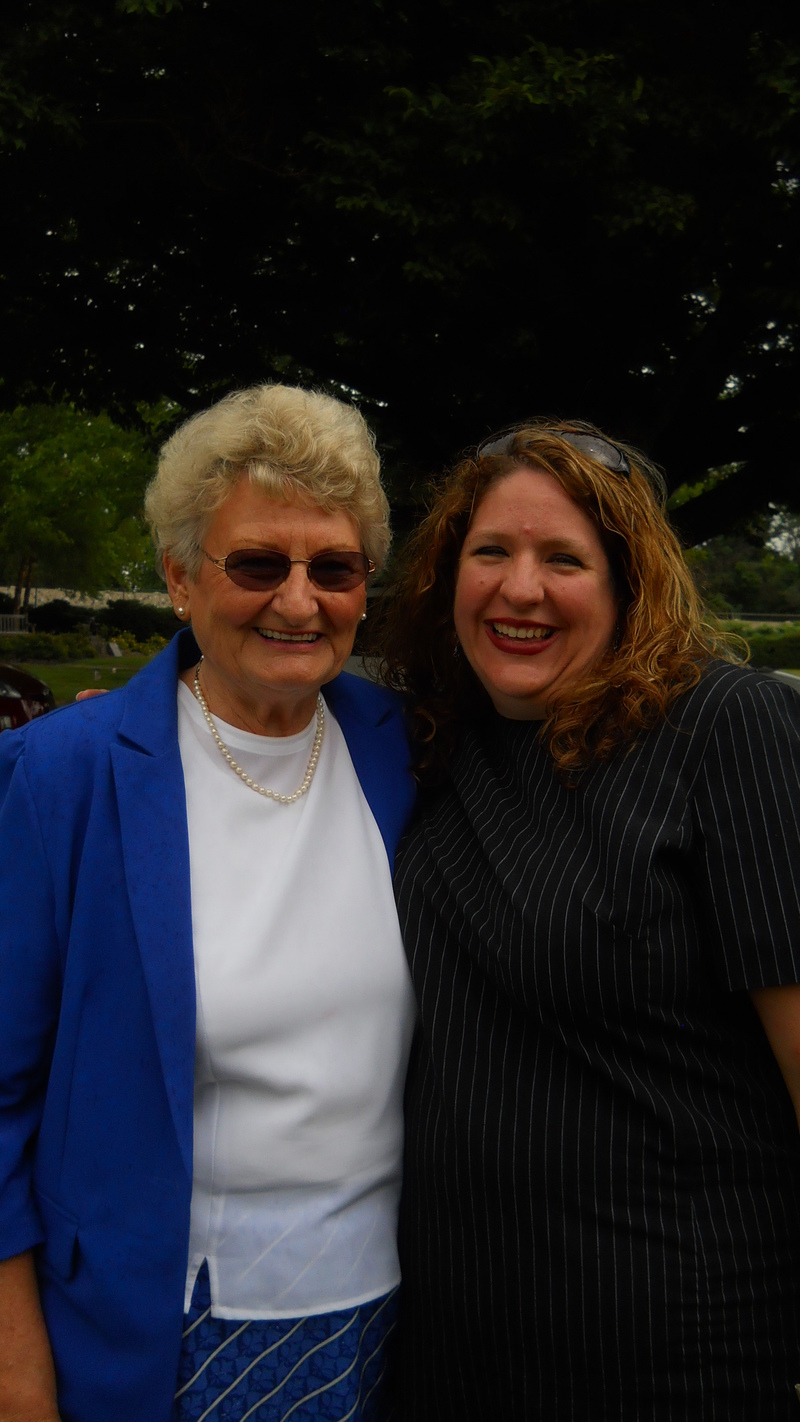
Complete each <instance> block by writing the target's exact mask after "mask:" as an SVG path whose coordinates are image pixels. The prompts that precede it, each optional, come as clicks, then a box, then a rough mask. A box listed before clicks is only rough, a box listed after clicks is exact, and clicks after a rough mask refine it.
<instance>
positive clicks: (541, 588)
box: [454, 469, 617, 720]
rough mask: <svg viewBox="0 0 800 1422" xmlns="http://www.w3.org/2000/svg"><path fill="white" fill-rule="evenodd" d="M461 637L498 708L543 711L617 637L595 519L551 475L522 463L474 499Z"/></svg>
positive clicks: (461, 585)
mask: <svg viewBox="0 0 800 1422" xmlns="http://www.w3.org/2000/svg"><path fill="white" fill-rule="evenodd" d="M454 618H455V626H456V632H457V634H458V639H459V642H460V643H461V647H462V649H463V651H464V654H465V656H466V657H467V659H468V661H469V663H470V665H471V667H472V669H473V671H474V672H475V674H476V676H477V677H478V678H479V680H480V681H481V682H482V683H483V685H484V687H485V688H486V690H487V691H488V693H489V695H490V697H491V698H492V701H493V703H494V705H495V708H496V709H497V710H498V711H499V712H500V714H501V715H502V716H507V717H509V718H511V719H512V720H538V719H542V718H543V717H544V716H545V714H546V710H547V702H548V700H549V698H550V697H551V696H552V695H553V694H554V693H555V692H560V691H562V690H564V688H566V687H569V686H570V685H571V684H573V683H575V682H577V681H578V680H579V679H580V678H581V677H582V676H583V675H584V674H585V673H586V672H587V671H588V670H589V669H590V668H591V667H592V666H593V665H594V663H596V662H597V661H598V660H599V659H600V658H601V657H602V655H603V653H604V652H605V651H606V650H607V648H608V647H609V645H610V643H611V641H612V638H613V636H614V629H615V626H616V621H617V600H616V596H615V593H614V586H613V580H612V577H611V569H610V567H609V562H608V558H607V557H606V553H605V550H604V548H603V545H602V543H601V541H600V537H599V535H598V532H597V529H596V528H595V526H594V524H593V523H592V521H591V519H590V518H589V517H588V516H587V515H586V514H585V513H584V512H583V510H582V509H580V508H579V507H578V505H577V504H575V503H574V502H573V501H572V499H571V498H570V497H569V495H568V494H566V493H565V491H564V490H563V489H562V487H561V485H560V484H559V483H558V481H557V480H556V479H554V478H553V476H552V475H551V474H545V473H544V471H543V470H538V469H536V470H534V469H518V470H516V471H515V472H514V473H513V474H508V475H506V477H505V478H503V479H501V480H500V482H499V483H497V484H494V485H493V486H492V487H491V488H490V489H489V492H488V493H487V494H486V496H485V498H484V499H483V500H482V502H481V503H480V504H479V505H478V509H477V512H476V513H475V516H474V518H473V520H472V523H471V525H470V529H469V532H468V533H467V537H466V539H465V541H464V547H463V549H462V551H461V558H460V560H459V566H458V580H457V583H456V595H455V607H454Z"/></svg>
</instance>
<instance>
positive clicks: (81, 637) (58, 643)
mask: <svg viewBox="0 0 800 1422" xmlns="http://www.w3.org/2000/svg"><path fill="white" fill-rule="evenodd" d="M96 655H97V653H96V652H95V649H94V647H93V646H92V643H91V640H90V638H89V637H88V636H87V635H86V633H84V632H62V633H61V634H60V635H59V634H56V633H52V632H27V633H25V632H22V633H19V634H17V633H14V635H13V636H10V637H0V659H1V660H3V661H7V662H77V661H83V659H84V658H85V657H94V656H96Z"/></svg>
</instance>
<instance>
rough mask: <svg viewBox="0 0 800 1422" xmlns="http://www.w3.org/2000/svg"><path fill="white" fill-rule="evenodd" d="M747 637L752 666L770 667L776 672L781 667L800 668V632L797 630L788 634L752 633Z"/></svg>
mask: <svg viewBox="0 0 800 1422" xmlns="http://www.w3.org/2000/svg"><path fill="white" fill-rule="evenodd" d="M746 635H747V642H748V644H749V647H750V665H751V666H753V667H769V668H770V669H772V670H774V671H777V670H779V669H780V668H781V667H800V631H798V630H797V629H796V628H794V627H793V628H791V630H790V631H787V632H750V633H749V634H746Z"/></svg>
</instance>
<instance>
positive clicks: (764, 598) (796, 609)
mask: <svg viewBox="0 0 800 1422" xmlns="http://www.w3.org/2000/svg"><path fill="white" fill-rule="evenodd" d="M798 526H800V521H799V520H798V519H797V518H796V517H792V516H791V515H789V514H787V513H786V511H785V510H773V511H771V512H769V513H767V514H762V515H756V516H753V517H751V518H749V519H747V520H746V521H744V522H743V523H740V524H739V525H738V526H736V527H735V528H733V529H732V530H730V531H729V532H728V533H725V534H719V535H717V537H716V538H711V539H709V540H708V541H707V542H706V543H704V544H702V545H700V546H699V547H696V548H692V549H690V550H689V552H688V555H687V557H688V561H689V564H690V566H691V567H692V569H693V571H694V574H695V578H696V579H697V582H698V585H699V587H700V589H701V591H702V593H703V595H704V597H705V599H706V601H707V602H708V604H709V606H710V607H711V608H712V609H713V610H714V611H716V612H718V613H721V614H722V615H724V616H729V615H731V614H733V615H735V614H737V613H743V612H747V613H754V612H764V613H780V614H783V615H784V616H785V615H790V616H797V617H800V562H798V561H797V559H796V558H795V557H794V556H793V553H794V551H795V550H796V544H794V546H793V542H792V541H793V540H794V539H795V538H796V536H797V532H798Z"/></svg>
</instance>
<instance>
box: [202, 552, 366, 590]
mask: <svg viewBox="0 0 800 1422" xmlns="http://www.w3.org/2000/svg"><path fill="white" fill-rule="evenodd" d="M200 551H201V552H202V553H203V554H204V555H205V557H206V558H207V559H208V561H209V563H213V564H214V567H215V568H221V569H222V571H223V573H225V574H226V575H227V577H229V578H230V580H231V582H232V583H235V584H236V586H237V588H246V589H247V591H248V592H272V591H273V589H275V588H279V587H280V585H281V583H285V582H286V579H287V578H288V576H289V573H290V572H291V570H292V564H293V563H305V565H306V571H307V573H308V576H309V578H310V579H311V582H312V583H313V584H314V587H315V588H319V590H320V592H352V590H353V588H357V587H360V585H361V583H364V582H366V580H367V578H368V577H369V575H370V573H374V572H375V564H374V563H373V562H372V559H371V558H368V557H367V556H366V554H365V553H338V552H336V553H315V554H314V557H313V558H290V557H289V555H288V553H277V552H276V551H275V550H274V549H273V548H236V549H234V551H233V553H229V554H228V556H227V558H212V557H211V554H210V553H206V550H205V548H203V549H201V550H200Z"/></svg>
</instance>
